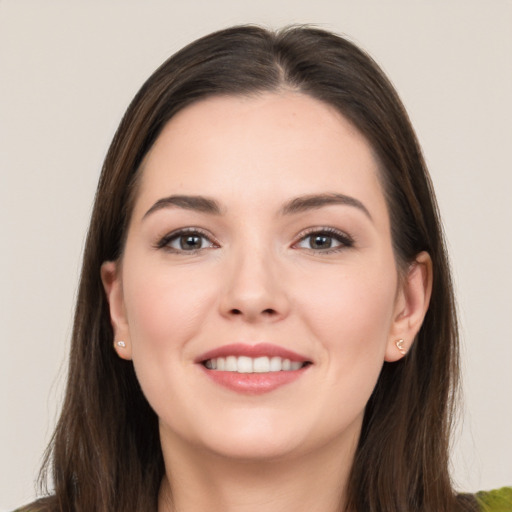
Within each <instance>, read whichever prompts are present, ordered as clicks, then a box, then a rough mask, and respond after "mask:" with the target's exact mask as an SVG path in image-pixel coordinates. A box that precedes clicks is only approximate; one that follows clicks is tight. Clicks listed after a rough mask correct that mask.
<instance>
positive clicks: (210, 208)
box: [142, 195, 222, 219]
mask: <svg viewBox="0 0 512 512" xmlns="http://www.w3.org/2000/svg"><path fill="white" fill-rule="evenodd" d="M172 206H176V207H178V208H183V209H185V210H194V211H196V212H201V213H209V214H210V215H221V214H222V210H221V207H220V205H219V203H218V202H217V201H215V200H214V199H210V198H208V197H203V196H184V195H174V196H169V197H163V198H162V199H159V200H158V201H157V202H156V203H155V204H154V205H153V206H152V207H151V208H150V209H149V210H148V211H147V212H146V213H145V214H144V217H142V218H143V219H145V218H146V217H147V216H148V215H151V214H152V213H154V212H156V211H158V210H162V209H163V208H169V207H172Z"/></svg>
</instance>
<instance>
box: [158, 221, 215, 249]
mask: <svg viewBox="0 0 512 512" xmlns="http://www.w3.org/2000/svg"><path fill="white" fill-rule="evenodd" d="M187 235H188V236H197V237H200V238H202V239H206V240H207V241H208V242H209V243H210V244H211V245H210V246H209V247H200V248H198V249H191V250H186V249H177V248H175V247H171V246H170V244H171V242H173V241H175V240H179V238H180V237H182V236H187ZM218 247H219V244H218V243H217V242H216V241H215V240H214V239H213V237H212V236H211V235H209V234H208V233H206V232H205V231H203V230H202V229H199V228H194V227H191V228H184V229H178V230H176V231H173V232H172V233H169V234H167V235H165V236H163V237H162V238H161V239H160V240H159V241H158V242H157V243H156V244H155V248H156V249H164V250H166V251H168V252H172V253H175V254H197V253H198V252H199V251H203V250H205V249H213V248H218Z"/></svg>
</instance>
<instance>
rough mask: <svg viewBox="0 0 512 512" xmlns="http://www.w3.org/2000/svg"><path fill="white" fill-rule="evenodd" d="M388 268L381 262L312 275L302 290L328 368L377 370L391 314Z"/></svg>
mask: <svg viewBox="0 0 512 512" xmlns="http://www.w3.org/2000/svg"><path fill="white" fill-rule="evenodd" d="M383 267H385V268H383ZM392 269H394V264H392V265H382V263H381V264H376V265H374V266H365V268H364V269H356V268H345V269H341V271H339V272H326V273H325V275H323V276H322V275H321V274H320V275H318V274H317V276H316V279H315V282H314V283H311V285H310V286H308V287H307V289H308V290H309V291H308V292H307V293H306V290H304V291H303V292H302V296H303V297H304V302H303V306H304V307H303V311H304V314H303V317H304V318H305V319H306V321H307V322H308V325H309V329H310V331H311V332H312V333H314V335H315V337H316V338H317V340H318V342H319V343H320V344H322V346H323V347H322V348H323V351H324V354H325V357H327V358H328V359H329V364H330V365H331V366H332V367H333V368H336V369H337V370H340V368H342V369H343V372H349V373H352V372H354V373H357V372H360V373H361V375H363V374H366V373H367V370H368V371H369V372H370V373H375V371H377V372H378V371H380V367H381V365H382V362H383V359H384V352H385V349H386V344H387V341H388V337H389V332H390V328H391V324H392V320H393V313H394V301H395V294H396V286H397V277H396V272H394V271H393V270H392Z"/></svg>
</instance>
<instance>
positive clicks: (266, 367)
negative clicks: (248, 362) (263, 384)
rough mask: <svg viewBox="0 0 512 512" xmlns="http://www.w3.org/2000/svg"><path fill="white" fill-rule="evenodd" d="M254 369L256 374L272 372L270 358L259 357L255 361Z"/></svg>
mask: <svg viewBox="0 0 512 512" xmlns="http://www.w3.org/2000/svg"><path fill="white" fill-rule="evenodd" d="M252 364H253V368H254V372H256V373H266V372H269V371H270V360H269V358H268V357H257V358H256V359H254V360H253V363H252Z"/></svg>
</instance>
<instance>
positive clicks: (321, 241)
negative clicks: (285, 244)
mask: <svg viewBox="0 0 512 512" xmlns="http://www.w3.org/2000/svg"><path fill="white" fill-rule="evenodd" d="M353 245H354V241H353V240H352V238H351V237H349V236H348V235H346V234H345V233H342V232H341V231H338V230H337V229H332V228H328V229H327V228H325V229H315V230H314V231H309V232H308V233H307V234H306V235H303V236H302V237H301V238H300V240H299V241H298V242H297V243H296V244H294V247H295V248H300V249H307V250H310V251H315V252H327V253H328V252H336V251H338V250H341V249H343V248H346V247H352V246H353Z"/></svg>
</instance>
